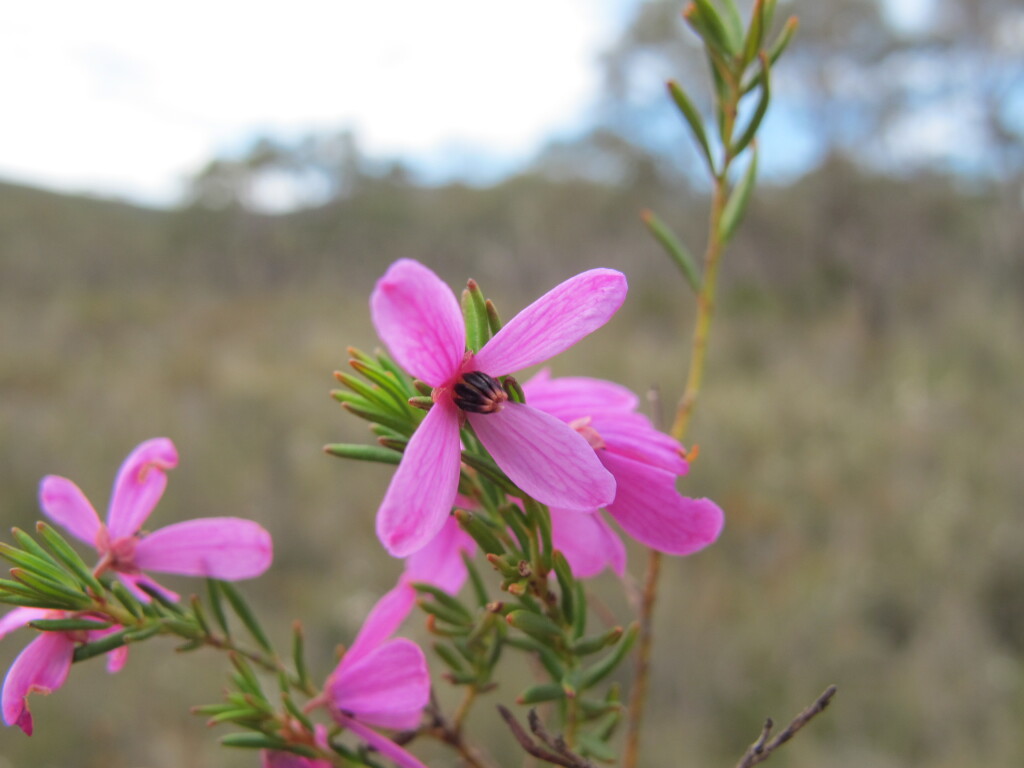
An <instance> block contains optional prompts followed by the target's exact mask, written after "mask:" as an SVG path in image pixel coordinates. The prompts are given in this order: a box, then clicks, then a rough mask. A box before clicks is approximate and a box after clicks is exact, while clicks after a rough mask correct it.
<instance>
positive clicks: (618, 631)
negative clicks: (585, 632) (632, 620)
mask: <svg viewBox="0 0 1024 768" xmlns="http://www.w3.org/2000/svg"><path fill="white" fill-rule="evenodd" d="M622 634H623V630H622V627H612V628H611V629H609V630H608V631H607V632H603V633H601V634H600V635H595V636H594V637H587V638H584V639H582V640H577V641H576V642H575V643H573V644H572V650H573V653H575V654H576V655H578V656H588V655H590V654H591V653H597V652H598V651H600V650H603V649H605V648H607V647H608V646H611V645H615V643H617V642H619V640H621V639H622Z"/></svg>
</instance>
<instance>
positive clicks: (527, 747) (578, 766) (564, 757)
mask: <svg viewBox="0 0 1024 768" xmlns="http://www.w3.org/2000/svg"><path fill="white" fill-rule="evenodd" d="M498 712H500V713H501V717H502V719H503V720H504V721H505V723H506V724H507V725H508V727H509V730H510V731H512V735H513V736H515V738H516V741H518V742H519V746H521V747H522V748H523V750H524V751H525V752H527V753H528V754H530V755H533V756H534V757H536V758H537V759H538V760H543V761H544V762H546V763H552V764H553V765H561V766H563V768H595V766H594V764H593V763H591V762H590V761H589V760H587V759H586V758H585V757H581V756H580V755H577V754H576V753H575V752H573V751H572V750H570V749H569V747H568V746H567V745H566V743H565V739H563V738H562V737H561V736H554V737H553V736H551V734H549V733H548V731H547V729H546V728H545V727H544V724H543V723H542V722H541V720H540V717H539V716H538V715H537V710H535V709H531V710H530V714H529V721H530V730H531V731H532V732H533V735H534V736H536V737H537V738H538V739H539V740H540V741H541V742H542V743H543V744H544V745H545V746H546V747H547V749H545V748H544V747H542V746H540V744H538V743H537V742H535V741H534V740H533V739H532V738H530V734H528V733H527V732H526V729H525V728H523V726H522V725H521V724H520V723H519V721H518V720H516V718H515V715H513V714H512V713H511V712H509V711H508V709H506V708H505V707H503V706H501V705H500V704H499V705H498Z"/></svg>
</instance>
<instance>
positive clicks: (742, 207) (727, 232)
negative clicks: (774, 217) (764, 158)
mask: <svg viewBox="0 0 1024 768" xmlns="http://www.w3.org/2000/svg"><path fill="white" fill-rule="evenodd" d="M756 179H757V145H756V144H755V145H754V146H753V152H752V153H751V157H750V163H749V164H748V165H747V170H746V171H745V172H744V174H743V176H742V178H741V179H740V181H739V183H738V184H737V185H736V186H735V187H734V188H733V190H732V192H730V193H729V199H728V201H726V203H725V208H723V210H722V221H721V224H720V227H721V230H720V232H721V238H722V242H723V244H724V243H728V242H729V240H731V239H732V236H733V234H735V232H736V229H737V227H738V226H739V223H740V221H742V220H743V215H744V214H745V213H746V211H747V204H748V203H749V202H750V193H751V192H752V191H753V189H754V181H755V180H756Z"/></svg>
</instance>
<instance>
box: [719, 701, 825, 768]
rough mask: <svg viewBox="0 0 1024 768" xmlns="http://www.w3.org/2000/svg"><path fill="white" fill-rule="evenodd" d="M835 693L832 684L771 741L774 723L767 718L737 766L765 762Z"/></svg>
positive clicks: (748, 765)
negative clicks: (758, 734) (755, 739)
mask: <svg viewBox="0 0 1024 768" xmlns="http://www.w3.org/2000/svg"><path fill="white" fill-rule="evenodd" d="M835 695H836V687H835V686H834V685H830V686H829V687H828V688H826V689H825V690H824V691H823V692H822V694H821V695H820V696H819V697H818V698H817V699H815V700H814V703H813V704H811V705H810V706H809V707H807V708H806V709H804V711H803V712H801V713H800V714H799V715H797V716H796V717H795V718H793V722H791V723H790V724H789V725H788V726H786V729H785V730H784V731H782V733H780V734H779V735H778V736H776V737H775V738H774V739H772V740H771V741H770V742H769V741H768V739H769V738H771V734H772V728H773V727H774V723H773V722H772V720H771V718H768V719H767V720H765V721H764V728H762V729H761V735H760V736H758V737H757V741H755V742H754V743H753V744H751V745H750V746H749V747H748V748H747V751H746V753H744V755H743V758H742V759H741V760H740V761H739V762H738V763H737V764H736V768H750V767H751V766H753V765H757V764H758V763H763V762H764V761H765V760H767V759H768V758H769V757H771V754H772V752H774V751H775V750H776V749H778V748H779V747H781V746H782V745H783V744H785V743H786V742H787V741H789V740H790V739H792V738H793V737H794V736H796V734H797V732H798V731H799V730H800V729H801V728H803V727H804V726H805V725H807V723H809V722H810V721H811V719H812V718H814V717H815V716H816V715H818V714H820V713H821V712H822V711H823V710H824V709H825V707H827V706H828V705H829V702H830V701H832V697H833V696H835Z"/></svg>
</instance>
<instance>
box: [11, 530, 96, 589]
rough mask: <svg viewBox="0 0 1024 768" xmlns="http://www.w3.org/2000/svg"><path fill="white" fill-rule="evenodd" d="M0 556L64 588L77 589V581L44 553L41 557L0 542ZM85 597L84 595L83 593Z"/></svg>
mask: <svg viewBox="0 0 1024 768" xmlns="http://www.w3.org/2000/svg"><path fill="white" fill-rule="evenodd" d="M0 557H2V558H4V559H5V560H7V561H9V562H10V563H12V564H13V565H14V566H15V567H17V568H20V569H22V570H24V571H27V572H28V573H31V574H34V575H36V576H39V577H40V578H42V579H46V580H48V581H52V582H55V583H57V584H61V585H63V586H64V587H65V589H69V590H77V589H78V587H79V585H78V583H77V582H76V581H75V580H74V579H72V578H71V576H70V574H68V572H67V571H65V570H64V569H63V568H61V567H60V566H59V565H58V564H57V563H56V562H54V561H53V559H52V558H51V557H50V556H49V555H46V554H45V553H44V556H43V557H40V556H39V555H34V554H32V553H31V552H26V551H25V550H23V549H18V548H17V547H12V546H11V545H10V544H8V543H7V542H0ZM83 597H85V595H83Z"/></svg>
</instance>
